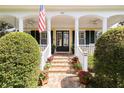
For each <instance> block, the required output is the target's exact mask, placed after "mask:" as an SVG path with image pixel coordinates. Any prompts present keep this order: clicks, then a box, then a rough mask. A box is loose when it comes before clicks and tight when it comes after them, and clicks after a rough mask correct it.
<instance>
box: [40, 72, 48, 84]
mask: <svg viewBox="0 0 124 93" xmlns="http://www.w3.org/2000/svg"><path fill="white" fill-rule="evenodd" d="M47 83H48V72H47V71H41V72H40V74H39V81H38V85H39V86H43V85H44V84H47Z"/></svg>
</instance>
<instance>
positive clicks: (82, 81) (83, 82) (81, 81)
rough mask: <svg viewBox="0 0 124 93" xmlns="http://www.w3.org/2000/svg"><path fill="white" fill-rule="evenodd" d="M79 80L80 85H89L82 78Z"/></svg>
mask: <svg viewBox="0 0 124 93" xmlns="http://www.w3.org/2000/svg"><path fill="white" fill-rule="evenodd" d="M79 80H80V83H82V84H84V85H87V84H88V83H89V81H85V80H83V79H82V78H79Z"/></svg>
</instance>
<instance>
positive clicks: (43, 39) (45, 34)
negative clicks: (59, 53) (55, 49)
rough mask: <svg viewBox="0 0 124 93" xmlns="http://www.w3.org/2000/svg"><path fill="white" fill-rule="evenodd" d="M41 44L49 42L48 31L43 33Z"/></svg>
mask: <svg viewBox="0 0 124 93" xmlns="http://www.w3.org/2000/svg"><path fill="white" fill-rule="evenodd" d="M41 44H44V45H46V44H47V33H46V32H42V33H41Z"/></svg>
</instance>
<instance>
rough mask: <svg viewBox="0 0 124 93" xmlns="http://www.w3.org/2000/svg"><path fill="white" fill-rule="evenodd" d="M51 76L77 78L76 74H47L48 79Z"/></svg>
mask: <svg viewBox="0 0 124 93" xmlns="http://www.w3.org/2000/svg"><path fill="white" fill-rule="evenodd" d="M53 76H66V77H67V76H75V77H78V76H77V75H76V74H67V73H49V77H53Z"/></svg>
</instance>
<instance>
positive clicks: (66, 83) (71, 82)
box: [61, 76, 81, 88]
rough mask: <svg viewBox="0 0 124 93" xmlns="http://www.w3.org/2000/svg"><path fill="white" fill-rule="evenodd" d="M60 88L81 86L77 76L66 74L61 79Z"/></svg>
mask: <svg viewBox="0 0 124 93" xmlns="http://www.w3.org/2000/svg"><path fill="white" fill-rule="evenodd" d="M61 87H62V88H81V85H80V83H79V78H78V77H77V76H68V77H66V78H64V79H63V80H62V81H61Z"/></svg>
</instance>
